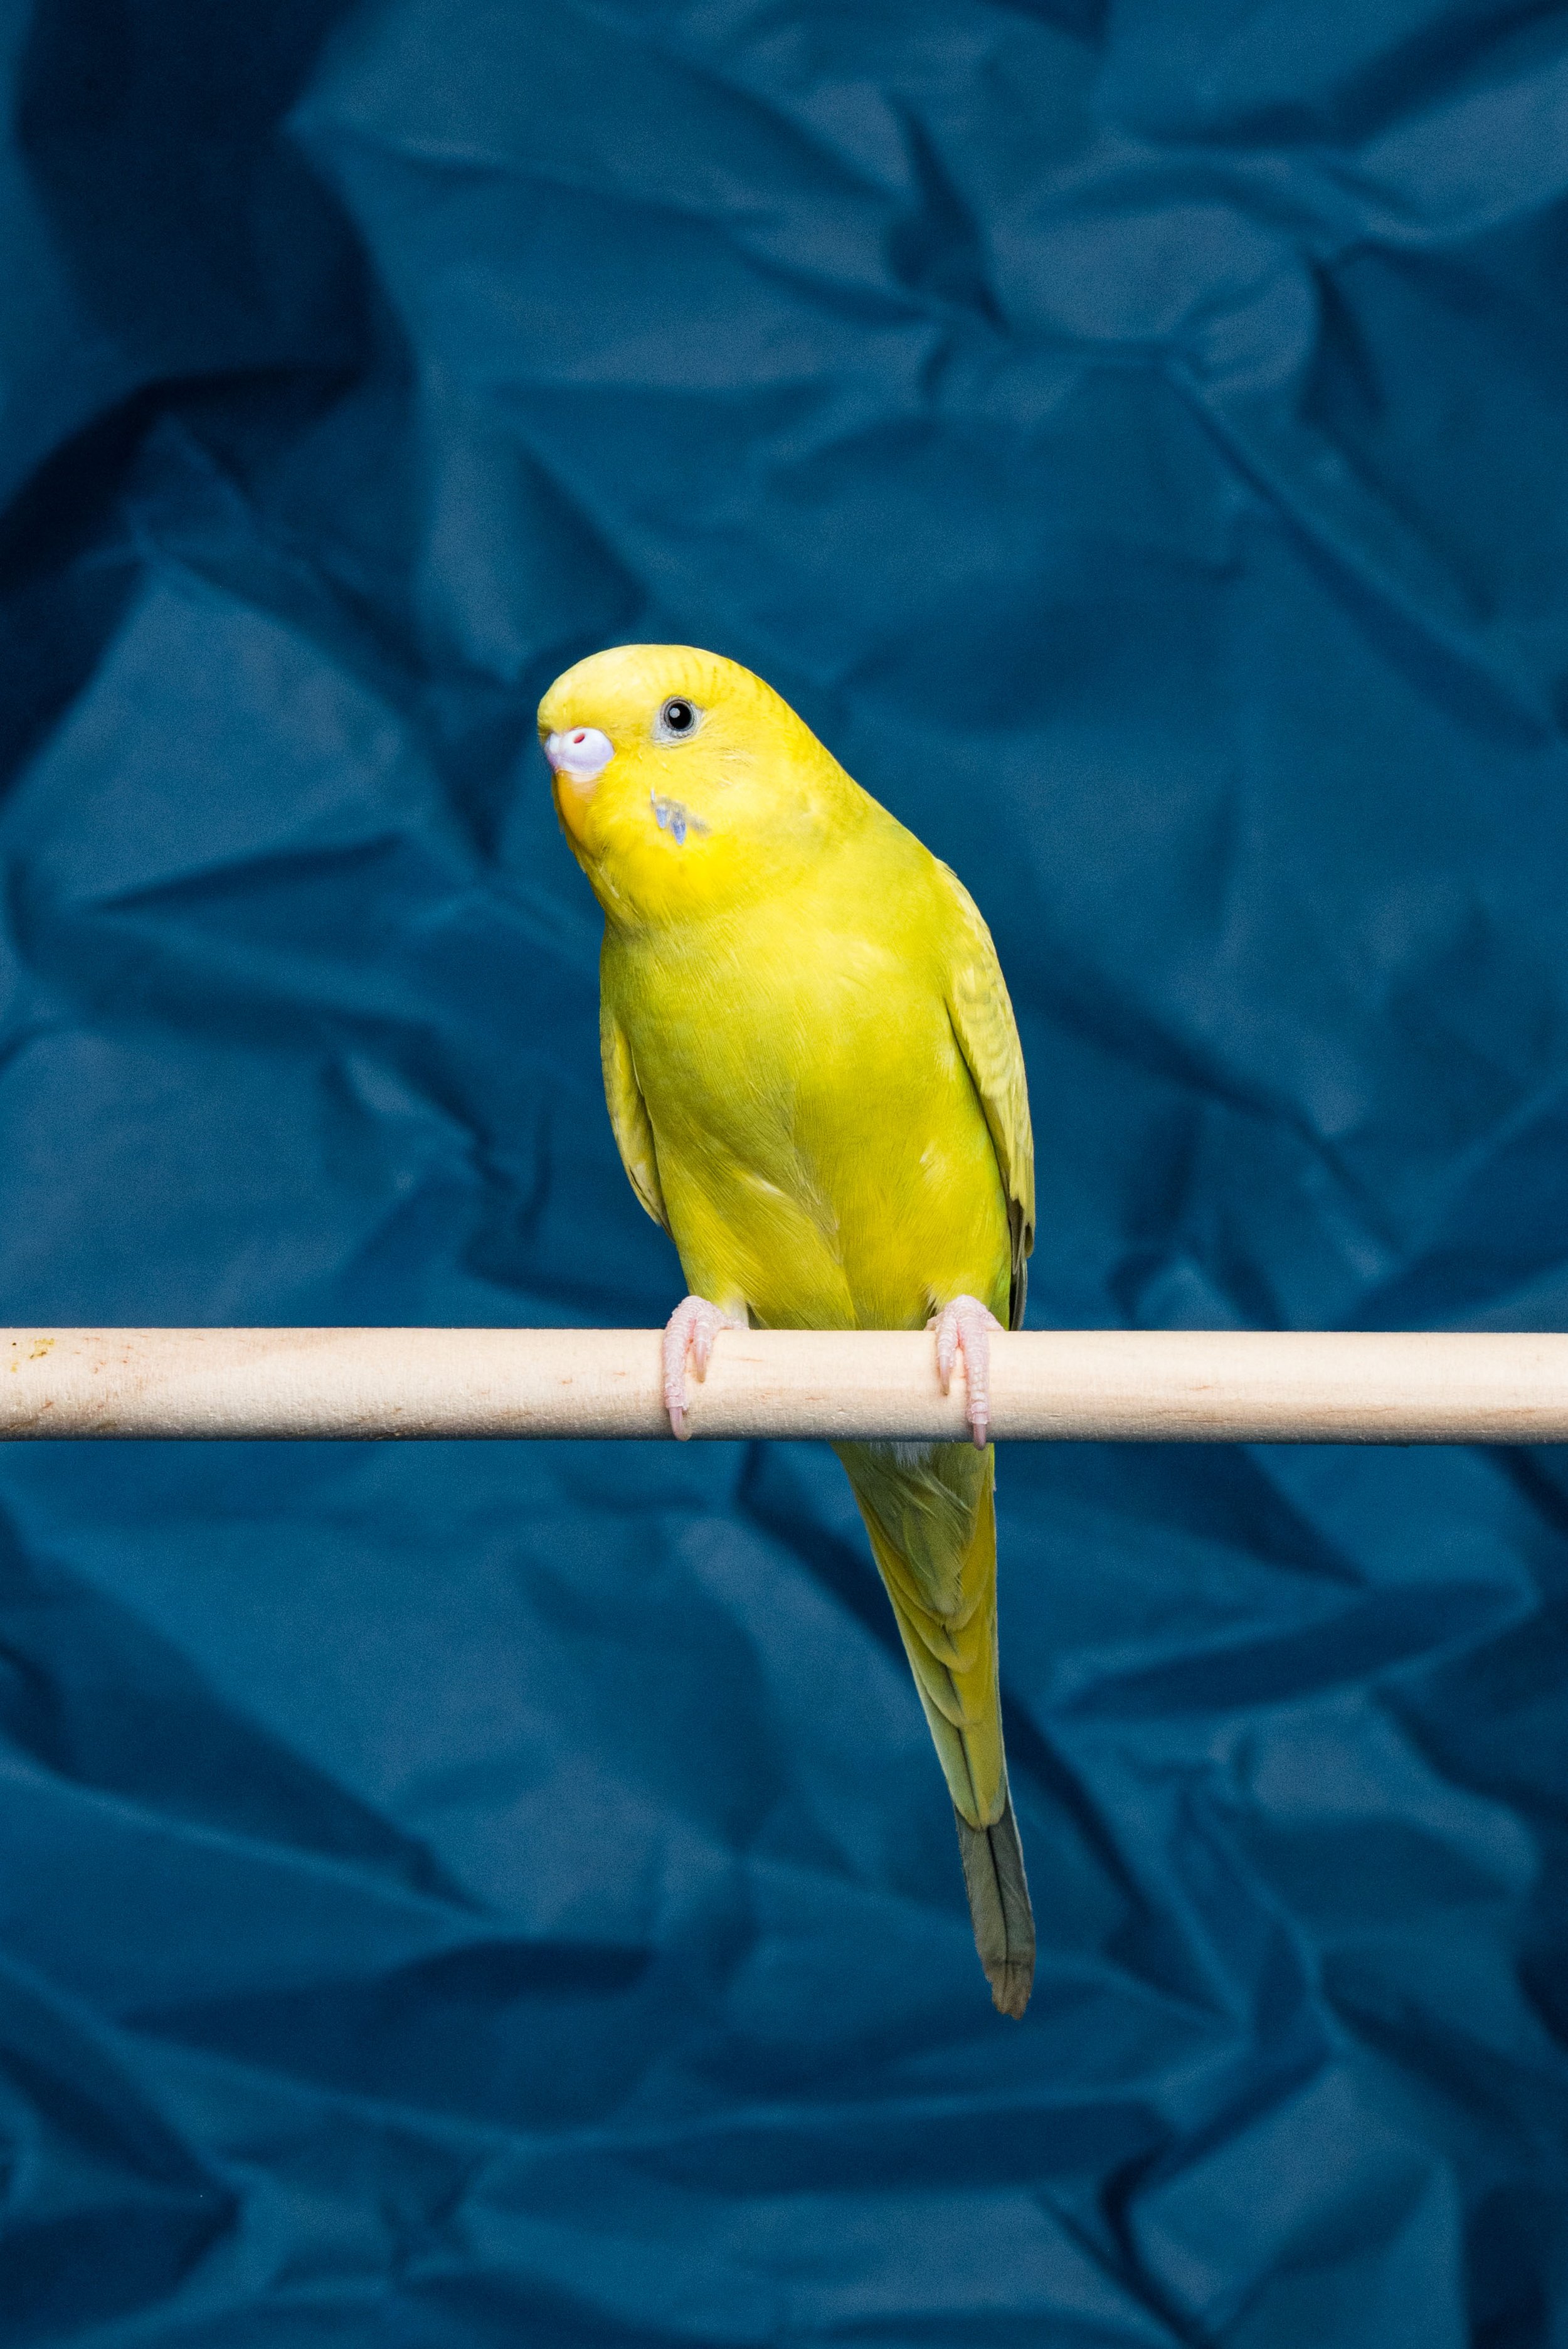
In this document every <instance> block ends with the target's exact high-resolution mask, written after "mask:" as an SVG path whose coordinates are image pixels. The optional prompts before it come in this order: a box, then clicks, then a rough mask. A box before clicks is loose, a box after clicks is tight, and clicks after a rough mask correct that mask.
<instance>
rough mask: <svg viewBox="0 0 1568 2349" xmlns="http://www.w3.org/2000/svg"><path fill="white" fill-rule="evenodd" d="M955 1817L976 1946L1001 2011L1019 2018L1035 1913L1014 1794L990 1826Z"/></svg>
mask: <svg viewBox="0 0 1568 2349" xmlns="http://www.w3.org/2000/svg"><path fill="white" fill-rule="evenodd" d="M953 1816H954V1819H955V1820H956V1822H957V1825H958V1852H959V1857H960V1858H961V1859H962V1860H963V1862H964V1883H965V1889H966V1890H967V1892H968V1894H969V1915H970V1920H971V1921H972V1923H973V1925H974V1927H975V1948H976V1949H977V1950H978V1951H979V1952H980V1962H981V1964H982V1965H983V1966H984V1967H985V1979H986V1981H987V1982H989V1983H990V1985H991V1996H992V1998H993V2000H994V2001H995V2005H996V2009H997V2012H998V2013H1001V2014H1010V2015H1013V2016H1014V2017H1015V2018H1016V2017H1017V2016H1018V2015H1020V2014H1022V2013H1023V2012H1024V2009H1025V2008H1026V2006H1027V2004H1028V2003H1029V1992H1030V1991H1031V1990H1032V1989H1033V1988H1034V1986H1035V1912H1034V1910H1033V1909H1031V1908H1030V1906H1029V1887H1028V1883H1027V1881H1026V1878H1025V1875H1024V1847H1023V1845H1022V1844H1021V1843H1020V1842H1019V1841H1018V1823H1017V1821H1016V1818H1015V1817H1014V1816H1013V1797H1012V1795H1010V1794H1009V1795H1007V1796H1006V1801H1005V1803H1004V1806H1003V1810H1002V1816H1001V1817H1000V1818H999V1819H998V1820H996V1822H995V1825H994V1826H988V1827H972V1826H970V1824H969V1822H968V1820H967V1819H966V1818H965V1816H964V1814H963V1813H962V1811H958V1810H955V1811H954V1814H953Z"/></svg>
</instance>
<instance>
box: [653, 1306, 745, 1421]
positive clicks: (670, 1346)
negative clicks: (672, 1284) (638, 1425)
mask: <svg viewBox="0 0 1568 2349" xmlns="http://www.w3.org/2000/svg"><path fill="white" fill-rule="evenodd" d="M745 1327H746V1324H745V1322H744V1321H737V1320H736V1319H734V1318H733V1316H732V1315H730V1314H728V1313H724V1312H721V1311H720V1309H719V1308H718V1307H717V1305H710V1304H709V1303H708V1301H707V1298H706V1297H685V1298H683V1299H681V1301H680V1303H679V1304H678V1305H677V1306H676V1309H675V1311H674V1312H673V1313H672V1314H671V1315H670V1318H669V1319H668V1320H667V1321H666V1322H665V1410H666V1411H667V1412H668V1413H669V1415H670V1426H671V1428H672V1429H673V1430H674V1432H675V1434H676V1440H677V1441H678V1442H679V1443H682V1444H684V1443H685V1442H686V1361H687V1359H688V1358H689V1359H690V1361H691V1366H692V1368H693V1370H694V1371H696V1374H697V1377H698V1378H699V1379H705V1378H706V1377H707V1365H708V1358H709V1356H710V1355H711V1354H712V1352H713V1341H714V1340H715V1339H716V1338H717V1335H718V1333H719V1331H720V1330H744V1329H745Z"/></svg>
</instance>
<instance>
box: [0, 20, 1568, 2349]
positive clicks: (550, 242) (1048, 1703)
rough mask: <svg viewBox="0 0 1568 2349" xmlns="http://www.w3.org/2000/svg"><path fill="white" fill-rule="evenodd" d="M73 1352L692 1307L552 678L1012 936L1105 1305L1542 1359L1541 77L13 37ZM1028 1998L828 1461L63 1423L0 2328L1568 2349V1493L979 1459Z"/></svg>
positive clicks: (20, 1192)
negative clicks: (860, 810)
mask: <svg viewBox="0 0 1568 2349" xmlns="http://www.w3.org/2000/svg"><path fill="white" fill-rule="evenodd" d="M0 28H3V44H4V52H3V53H4V70H5V76H6V78H7V86H8V92H9V103H8V107H7V110H6V117H5V119H6V122H7V125H8V129H7V130H6V133H5V142H4V147H3V150H0V222H3V232H4V233H0V296H3V298H0V498H3V499H4V500H5V507H4V517H3V520H0V707H3V719H4V722H3V725H0V757H3V761H4V772H5V790H4V796H3V798H0V871H3V876H4V892H3V895H0V984H3V987H4V1001H5V1010H4V1023H5V1024H4V1031H3V1036H0V1202H3V1209H4V1212H3V1213H0V1297H3V1299H4V1314H3V1318H4V1319H5V1320H6V1321H8V1322H10V1323H13V1324H16V1323H24V1324H26V1323H39V1324H46V1323H52V1322H89V1323H98V1322H114V1321H125V1322H175V1323H185V1322H213V1323H223V1322H283V1323H290V1322H337V1323H342V1322H382V1323H411V1322H434V1323H461V1322H471V1323H480V1324H519V1325H537V1324H543V1323H603V1324H616V1325H624V1324H630V1323H653V1322H656V1321H659V1320H661V1319H663V1318H664V1316H665V1313H666V1312H667V1311H668V1310H669V1309H670V1308H671V1306H672V1305H673V1304H674V1302H675V1300H676V1298H677V1297H678V1295H679V1293H680V1286H681V1284H680V1279H679V1271H678V1268H677V1266H676V1261H675V1257H674V1255H673V1252H672V1251H671V1249H670V1248H669V1247H668V1246H667V1244H666V1243H665V1240H664V1239H663V1237H661V1236H660V1235H659V1234H658V1233H657V1232H656V1231H655V1228H654V1227H653V1226H652V1225H650V1224H649V1223H648V1222H647V1221H646V1220H645V1217H644V1216H643V1215H642V1213H641V1211H640V1209H639V1208H638V1206H637V1205H636V1202H635V1200H634V1197H633V1195H632V1193H631V1191H630V1189H629V1187H628V1185H627V1184H626V1182H625V1180H624V1176H623V1174H622V1173H621V1170H620V1167H619V1165H618V1164H617V1163H616V1159H615V1154H614V1146H613V1143H612V1140H611V1135H610V1129H609V1124H608V1121H607V1119H606V1116H605V1113H604V1109H603V1100H602V1097H601V1092H600V1081H599V1072H598V1062H597V1043H596V977H595V956H596V950H597V918H596V916H595V915H594V912H593V906H592V904H591V901H590V900H589V898H588V896H587V893H586V891H585V889H584V888H583V883H582V880H581V876H580V875H579V874H578V873H577V871H576V869H575V867H574V866H573V864H572V861H571V859H570V857H569V856H568V854H567V853H566V851H565V849H564V846H563V845H562V843H561V842H560V840H559V838H558V837H557V835H556V828H555V824H554V819H553V816H552V811H551V806H550V802H549V796H548V792H547V788H546V777H545V773H544V770H543V768H542V762H541V761H540V758H539V754H538V751H537V748H536V746H535V742H534V734H533V709H534V705H535V702H536V699H537V698H538V696H539V694H540V692H541V691H542V688H543V687H544V686H545V685H546V684H547V683H548V682H549V680H550V679H551V678H552V677H553V676H554V675H555V673H556V672H557V671H559V670H560V669H561V668H562V667H565V666H566V665H567V663H569V662H570V661H572V660H573V659H575V658H577V657H580V656H581V655H583V654H584V653H586V652H589V651H591V650H593V649H594V648H595V647H598V646H600V645H603V644H605V643H610V642H615V641H620V640H624V639H627V638H642V639H648V638H654V639H676V640H681V641H686V642H691V643H695V644H698V645H703V646H708V647H714V648H715V649H717V650H718V651H721V652H724V653H727V654H729V655H731V656H733V657H737V658H738V659H740V660H742V661H744V662H746V663H747V664H748V665H749V666H751V667H754V668H756V669H758V671H760V672H761V673H762V674H763V675H765V676H766V677H767V678H769V680H770V681H771V682H772V683H773V684H775V685H776V686H777V687H778V688H779V690H780V691H782V692H783V693H784V694H785V695H786V696H787V697H788V698H789V699H790V700H791V701H792V702H793V703H794V704H795V705H796V706H797V707H798V708H799V709H800V711H801V712H802V714H803V715H804V716H805V718H806V719H808V721H809V722H810V724H811V725H812V726H813V727H814V728H815V729H816V730H817V731H818V732H819V733H820V735H821V736H822V737H823V739H824V740H826V741H828V742H829V744H830V746H831V747H832V748H833V749H834V750H835V751H837V753H838V754H839V755H840V756H841V758H842V760H843V761H844V762H845V764H846V765H847V766H848V767H849V768H850V770H851V772H852V773H854V774H855V775H856V776H857V777H858V778H859V779H860V780H861V781H862V782H864V783H865V784H866V786H867V787H868V788H869V789H870V790H872V791H873V792H876V793H877V794H878V796H879V797H881V798H882V799H883V800H884V801H885V802H887V803H888V804H889V805H890V806H891V807H892V809H894V811H895V812H897V813H898V814H899V815H900V816H901V817H903V819H904V820H905V821H907V822H908V823H910V824H911V825H912V826H913V827H914V828H915V829H916V830H917V831H918V832H919V833H921V834H922V836H923V838H924V839H925V840H926V841H927V842H929V843H930V844H931V845H932V847H933V848H934V849H935V850H936V851H937V853H938V854H941V855H943V856H944V857H946V858H947V859H948V860H949V861H950V862H951V863H952V864H954V867H955V868H956V869H957V871H958V872H959V873H960V874H961V875H962V876H963V878H964V880H965V882H966V883H967V885H969V886H970V888H971V889H972V890H973V892H974V893H975V896H976V897H977V898H978V900H979V902H980V904H981V905H982V907H983V908H984V910H985V913H986V915H987V916H988V917H989V919H990V922H991V924H992V926H993V929H994V931H995V936H996V939H997V943H998V947H999V949H1000V953H1001V957H1002V962H1003V965H1004V968H1005V969H1006V973H1007V976H1008V978H1009V981H1010V984H1011V988H1012V992H1013V997H1014V1000H1015V1002H1016V1007H1017V1011H1018V1017H1019V1024H1020V1029H1021V1032H1022V1035H1023V1040H1024V1045H1025V1050H1026V1057H1027V1061H1028V1066H1029V1071H1030V1079H1031V1088H1032V1096H1033V1102H1034V1109H1035V1118H1036V1125H1037V1137H1038V1145H1039V1158H1040V1237H1039V1243H1038V1247H1037V1253H1036V1256H1035V1259H1034V1267H1033V1279H1032V1284H1031V1292H1030V1319H1031V1322H1032V1323H1033V1324H1034V1326H1036V1327H1047V1326H1050V1325H1052V1324H1065V1325H1090V1326H1094V1325H1116V1324H1132V1325H1139V1326H1148V1327H1155V1326H1173V1325H1198V1326H1224V1325H1232V1324H1235V1325H1247V1326H1260V1327H1269V1328H1273V1327H1284V1326H1295V1325H1301V1326H1321V1327H1347V1328H1384V1327H1392V1328H1399V1327H1454V1328H1469V1327H1477V1328H1521V1329H1537V1328H1542V1329H1550V1328H1553V1327H1556V1326H1562V1325H1563V1322H1564V1319H1565V1317H1568V1176H1565V1171H1564V1170H1565V1168H1568V758H1565V755H1564V743H1563V727H1564V720H1565V719H1568V543H1565V542H1568V305H1565V304H1564V302H1563V269H1564V264H1565V261H1568V207H1565V202H1564V196H1565V191H1568V18H1565V17H1564V15H1563V11H1562V10H1561V9H1555V8H1551V7H1541V6H1534V5H1522V4H1521V0H1361V5H1357V6H1355V7H1352V6H1350V5H1340V0H1322V5H1316V6H1313V7H1308V8H1304V7H1302V6H1300V5H1293V0H1196V5H1191V6H1185V7H1173V6H1171V5H1157V0H1125V5H1118V6H1117V7H1116V8H1114V9H1110V8H1108V7H1106V6H1103V5H1099V0H901V5H899V6H897V7H892V6H877V5H872V0H790V5H789V6H786V7H773V6H768V5H761V0H733V5H722V6H720V5H711V0H710V4H709V5H692V0H687V5H679V0H365V5H361V6H359V7H350V6H348V5H344V4H343V0H273V5H268V6H265V7H260V8H255V7H253V8H242V7H214V6H213V5H211V0H30V5H29V0H10V5H8V6H6V7H5V9H4V11H3V12H0ZM999 1515H1000V1521H1001V1524H1000V1540H1001V1560H1002V1565H1001V1575H1002V1602H1001V1603H1002V1657H1003V1670H1004V1679H1005V1688H1006V1696H1005V1702H1006V1738H1007V1748H1008V1753H1009V1755H1010V1756H1011V1760H1012V1771H1013V1789H1014V1795H1015V1799H1016V1807H1017V1811H1018V1815H1019V1818H1020V1822H1021V1826H1022V1830H1023V1836H1024V1841H1025V1846H1026V1851H1027V1854H1028V1859H1029V1867H1030V1870H1031V1878H1032V1885H1033V1889H1034V1896H1035V1906H1036V1909H1037V1915H1038V1919H1039V1925H1040V1936H1041V1940H1040V1964H1039V1976H1038V1987H1037V1993H1036V1997H1035V2001H1034V2004H1033V2006H1032V2007H1031V2009H1030V2011H1029V2013H1028V2016H1027V2018H1026V2021H1025V2023H1023V2024H1022V2025H1020V2026H1015V2025H1012V2024H1010V2023H1003V2022H1001V2021H999V2020H998V2018H997V2017H996V2016H995V2015H994V2014H993V2013H992V2011H991V2007H990V2002H989V2000H988V1999H987V1997H986V1995H985V1984H984V1982H983V1981H982V1979H981V1977H980V1974H979V1971H978V1969H977V1967H976V1965H975V1958H974V1954H973V1951H972V1949H971V1947H970V1937H969V1930H968V1924H967V1920H966V1918H965V1907H964V1894H963V1887H962V1883H961V1880H960V1875H959V1868H958V1864H957V1857H956V1854H955V1851H954V1844H953V1832H952V1826H951V1822H950V1817H949V1809H948V1805H947V1801H946V1798H945V1795H944V1791H943V1787H942V1783H941V1779H940V1776H939V1774H938V1772H937V1770H936V1766H935V1764H934V1759H933V1757H932V1754H931V1753H930V1750H929V1744H928V1740H927V1738H926V1734H925V1729H924V1725H923V1722H922V1720H921V1717H920V1711H919V1706H918V1704H917V1702H916V1699H915V1695H914V1692H913V1688H912V1686H911V1683H910V1680H909V1675H908V1672H907V1671H906V1669H905V1666H904V1663H903V1657H902V1655H901V1654H900V1653H899V1651H898V1642H897V1636H896V1632H895V1630H894V1627H893V1623H892V1617H891V1614H890V1613H889V1611H888V1609H887V1608H886V1605H885V1602H884V1601H883V1599H882V1595H881V1592H880V1590H879V1589H878V1587H877V1584H876V1580H875V1576H874V1572H873V1569H872V1563H871V1559H870V1557H869V1555H868V1554H867V1551H866V1547H865V1544H864V1539H863V1536H862V1534H861V1530H860V1528H859V1526H858V1524H857V1522H856V1520H855V1516H854V1512H853V1505H852V1503H851V1498H850V1495H849V1492H848V1489H847V1487H846V1485H844V1482H843V1479H842V1477H841V1474H840V1471H839V1470H838V1468H837V1466H836V1464H834V1462H833V1461H832V1460H831V1458H830V1456H829V1455H828V1454H826V1453H825V1452H823V1451H819V1450H816V1449H813V1448H812V1447H810V1446H805V1445H787V1444H779V1445H774V1446H771V1447H768V1446H755V1447H741V1446H727V1447H712V1446H694V1447H691V1448H689V1449H686V1448H682V1449H678V1450H677V1449H676V1447H675V1446H674V1445H673V1444H670V1445H663V1446H661V1445H647V1444H644V1445H625V1446H623V1447H619V1448H617V1447H614V1446H609V1445H605V1446H596V1445H572V1444H537V1445H526V1444H491V1445H488V1446H486V1445H477V1444H476V1445H463V1444H433V1445H407V1446H398V1445H396V1444H389V1445H387V1446H384V1447H375V1446H359V1445H354V1444H343V1445H330V1444H320V1445H314V1446H313V1445H294V1446H266V1445H260V1446H252V1447H247V1446H242V1445H232V1446H231V1445H201V1444H191V1445H188V1446H181V1445H178V1444H128V1445H114V1444H109V1445H103V1446H96V1447H95V1446H93V1445H89V1444H82V1445H70V1446H67V1445H61V1446H49V1445H39V1446H26V1445H24V1446H19V1447H13V1448H10V1449H8V1450H7V1451H6V1452H5V1454H4V1455H3V1456H0V1733H3V1734H0V2339H3V2340H4V2342H5V2344H7V2349H10V2344H66V2343H67V2342H68V2343H70V2344H73V2349H132V2344H135V2349H174V2344H201V2349H263V2344H265V2349H283V2344H286V2349H343V2344H358V2343H362V2342H363V2343H366V2344H370V2343H375V2344H378V2349H379V2344H407V2345H408V2349H469V2344H520V2343H526V2344H529V2349H623V2344H624V2349H634V2344H636V2349H641V2345H642V2344H663V2349H686V2344H691V2345H692V2349H696V2344H702V2349H748V2345H749V2344H773V2343H781V2342H790V2343H805V2342H819V2341H822V2342H826V2341H834V2342H855V2343H863V2344H879V2349H917V2344H927V2349H1020V2344H1026V2343H1027V2344H1045V2343H1048V2344H1051V2349H1164V2344H1169V2349H1176V2345H1177V2344H1198V2343H1202V2344H1224V2349H1460V2344H1470V2343H1474V2344H1485V2349H1537V2345H1538V2344H1539V2345H1540V2349H1553V2344H1556V2349H1562V2344H1568V2226H1565V2223H1564V2211H1565V2209H1568V2201H1565V2196H1568V2060H1565V2054H1564V2043H1565V2039H1568V1988H1565V1982H1568V1972H1565V1962H1564V1961H1565V1956H1568V1950H1565V1933H1564V1910H1565V1892H1564V1866H1565V1854H1568V1837H1565V1822H1568V1802H1565V1787H1568V1760H1565V1755H1568V1635H1565V1629H1564V1621H1565V1607H1568V1472H1565V1470H1564V1467H1563V1463H1562V1461H1561V1459H1560V1458H1559V1456H1558V1455H1557V1454H1555V1453H1553V1452H1549V1451H1544V1450H1543V1451H1539V1452H1534V1453H1532V1452H1524V1451H1515V1452H1509V1451H1497V1452H1490V1453H1481V1452H1479V1451H1463V1450H1457V1449H1448V1450H1431V1451H1423V1450H1397V1449H1390V1450H1377V1449H1369V1450H1367V1451H1365V1452H1355V1451H1349V1450H1333V1449H1310V1448H1307V1449H1300V1450H1290V1449H1286V1448H1283V1447H1282V1448H1276V1449H1267V1448H1262V1449H1259V1448H1241V1447H1233V1448H1224V1447H1217V1448H1212V1449H1205V1448H1201V1447H1193V1448H1188V1449H1169V1450H1159V1449H1148V1450H1143V1451H1140V1450H1138V1449H1136V1448H1132V1449H1125V1450H1109V1449H1099V1448H1094V1447H1073V1446H1063V1447H1059V1448H1052V1447H1046V1446H1042V1447H1039V1448H1035V1449H1030V1448H1027V1447H1025V1446H1014V1447H1011V1448H1008V1449H1006V1450H1005V1451H1004V1453H1003V1455H1002V1459H1001V1468H1000V1510H999Z"/></svg>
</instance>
